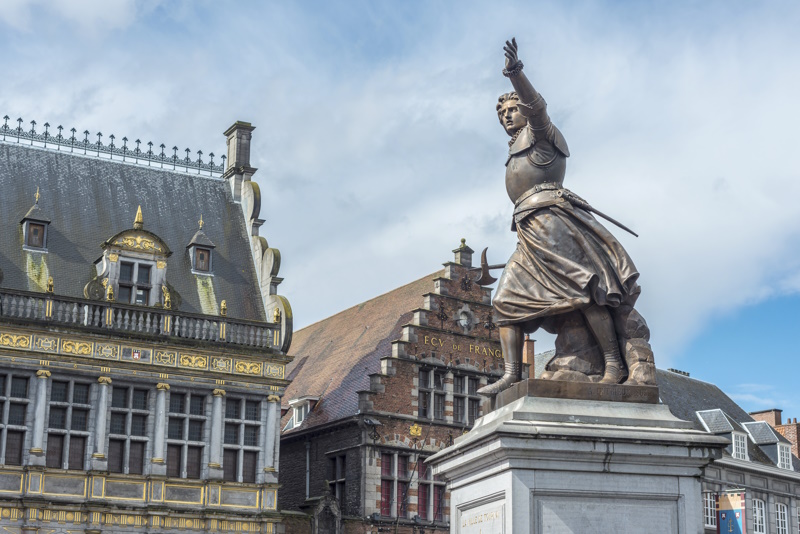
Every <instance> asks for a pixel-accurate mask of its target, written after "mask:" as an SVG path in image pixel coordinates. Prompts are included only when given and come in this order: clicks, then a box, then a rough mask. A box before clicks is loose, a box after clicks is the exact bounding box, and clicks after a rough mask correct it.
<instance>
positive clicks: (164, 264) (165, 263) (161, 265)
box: [156, 260, 167, 269]
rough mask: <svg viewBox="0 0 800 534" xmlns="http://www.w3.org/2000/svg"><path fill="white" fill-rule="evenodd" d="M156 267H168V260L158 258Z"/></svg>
mask: <svg viewBox="0 0 800 534" xmlns="http://www.w3.org/2000/svg"><path fill="white" fill-rule="evenodd" d="M156 268H158V269H166V268H167V262H166V261H164V260H158V261H157V262H156Z"/></svg>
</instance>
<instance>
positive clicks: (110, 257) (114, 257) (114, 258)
mask: <svg viewBox="0 0 800 534" xmlns="http://www.w3.org/2000/svg"><path fill="white" fill-rule="evenodd" d="M117 260H119V254H117V253H116V252H112V253H111V254H109V255H108V261H110V262H111V263H117ZM103 285H105V284H103Z"/></svg>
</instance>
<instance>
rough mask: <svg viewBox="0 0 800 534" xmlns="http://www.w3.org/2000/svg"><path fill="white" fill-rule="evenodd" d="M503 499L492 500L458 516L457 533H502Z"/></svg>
mask: <svg viewBox="0 0 800 534" xmlns="http://www.w3.org/2000/svg"><path fill="white" fill-rule="evenodd" d="M504 513H505V501H504V500H503V501H494V502H490V503H486V504H482V505H480V506H476V507H474V508H470V509H468V510H461V511H460V513H459V518H458V532H459V534H502V533H503V532H505V530H504V525H505V520H504V519H505V518H504Z"/></svg>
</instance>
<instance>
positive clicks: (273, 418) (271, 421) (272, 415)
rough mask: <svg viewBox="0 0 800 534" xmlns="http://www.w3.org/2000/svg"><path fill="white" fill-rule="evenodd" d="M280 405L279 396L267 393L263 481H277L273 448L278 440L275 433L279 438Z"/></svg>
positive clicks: (274, 448)
mask: <svg viewBox="0 0 800 534" xmlns="http://www.w3.org/2000/svg"><path fill="white" fill-rule="evenodd" d="M280 405H281V398H280V397H279V396H278V395H269V396H268V397H267V425H266V428H265V430H266V431H265V435H264V472H265V473H266V477H265V479H266V480H265V482H277V480H278V477H277V474H276V471H277V469H278V467H277V465H276V464H275V456H276V454H275V450H276V447H277V444H278V440H276V439H275V437H276V434H277V435H278V439H280V432H279V430H278V427H279V425H280V424H281V421H280V417H279V416H278V414H279V411H278V410H279V409H280Z"/></svg>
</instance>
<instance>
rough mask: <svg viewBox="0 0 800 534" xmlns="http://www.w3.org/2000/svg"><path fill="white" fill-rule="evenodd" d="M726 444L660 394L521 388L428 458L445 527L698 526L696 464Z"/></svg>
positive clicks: (621, 533)
mask: <svg viewBox="0 0 800 534" xmlns="http://www.w3.org/2000/svg"><path fill="white" fill-rule="evenodd" d="M526 387H527V386H526ZM509 400H510V399H509ZM725 445H727V441H726V440H725V439H722V438H719V437H716V436H712V435H710V434H707V433H705V432H700V431H697V430H693V428H692V425H691V423H689V422H686V421H681V420H679V419H677V418H675V417H674V416H673V415H672V414H671V413H670V411H669V409H668V408H667V406H665V405H662V404H652V403H637V402H613V401H603V400H571V399H555V398H545V397H531V396H527V395H525V396H522V397H520V398H518V399H516V400H513V401H511V402H509V403H508V404H506V405H505V406H502V407H500V408H498V409H497V410H495V411H493V412H491V413H489V414H488V415H486V416H484V417H482V418H480V419H479V420H478V421H477V422H476V424H475V427H474V428H473V429H472V430H471V431H470V432H469V433H468V434H465V435H464V436H461V437H460V438H458V439H456V440H455V443H454V445H453V446H451V447H449V448H447V449H445V450H443V451H441V452H439V453H438V454H436V455H435V456H433V457H432V458H431V459H430V460H429V463H431V464H432V465H433V466H434V473H435V474H438V475H442V476H443V477H444V478H445V479H446V480H447V481H448V482H449V488H450V525H451V532H457V533H463V534H467V533H475V534H477V533H481V534H490V533H501V532H502V533H509V534H511V533H515V534H517V533H530V534H543V533H553V534H556V533H558V534H562V533H606V532H614V533H616V534H626V533H629V534H640V533H643V532H663V533H680V534H685V533H692V534H695V533H698V534H699V533H702V532H703V515H702V495H701V487H700V478H699V477H700V474H701V470H702V468H703V467H704V466H705V465H706V464H708V463H709V462H710V461H711V460H712V459H714V458H719V457H720V456H721V449H722V447H724V446H725Z"/></svg>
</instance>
